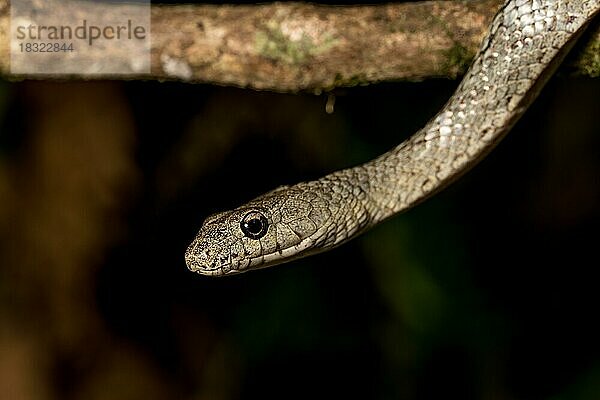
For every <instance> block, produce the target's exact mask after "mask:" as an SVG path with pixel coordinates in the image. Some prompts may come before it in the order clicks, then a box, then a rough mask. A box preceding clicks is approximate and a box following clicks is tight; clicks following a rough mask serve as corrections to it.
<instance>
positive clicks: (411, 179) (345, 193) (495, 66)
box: [185, 0, 600, 276]
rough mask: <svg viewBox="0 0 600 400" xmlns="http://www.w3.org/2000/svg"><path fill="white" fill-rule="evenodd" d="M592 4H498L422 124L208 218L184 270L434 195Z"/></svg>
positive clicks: (256, 252) (308, 237) (218, 265)
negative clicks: (344, 165)
mask: <svg viewBox="0 0 600 400" xmlns="http://www.w3.org/2000/svg"><path fill="white" fill-rule="evenodd" d="M599 10H600V0H508V1H506V2H505V3H504V4H503V5H502V6H501V7H500V9H499V11H498V12H497V14H496V16H495V17H494V18H493V20H492V22H491V24H490V27H489V30H488V33H487V35H486V37H485V38H484V40H483V43H482V44H481V47H480V50H479V51H478V53H477V55H476V56H475V58H474V60H473V62H472V64H471V66H470V67H469V69H468V70H467V72H466V73H465V75H464V77H463V79H462V81H461V82H460V84H459V85H458V87H457V89H456V91H455V92H454V94H453V95H452V96H451V98H450V99H449V100H448V101H447V103H446V104H445V105H444V106H443V107H442V109H441V110H440V111H439V112H438V113H437V114H436V115H435V116H434V117H433V118H432V119H431V120H430V121H429V122H427V124H426V125H425V126H424V127H423V128H422V129H420V130H419V131H417V132H416V133H415V134H413V135H412V136H410V137H409V138H408V139H406V140H405V141H403V142H402V143H400V144H399V145H397V146H396V147H394V148H393V149H391V150H390V151H388V152H387V153H384V154H382V155H380V156H379V157H377V158H375V159H373V160H371V161H368V162H366V163H364V164H361V165H358V166H355V167H353V168H348V169H343V170H339V171H335V172H332V173H330V174H328V175H325V176H323V177H322V178H320V179H317V180H314V181H309V182H301V183H298V184H295V185H288V186H281V187H278V188H276V189H275V190H272V191H270V192H268V193H266V194H263V195H261V196H259V197H257V198H255V199H253V200H251V201H249V202H247V203H246V204H244V205H242V206H240V207H238V208H235V209H233V210H229V211H224V212H219V213H216V214H213V215H210V216H208V217H207V218H206V219H205V221H204V222H203V224H202V226H201V228H200V230H199V232H198V234H197V235H196V237H195V238H194V239H193V241H192V242H191V244H190V245H189V246H188V248H187V250H186V252H185V261H186V265H187V267H188V269H189V270H191V271H193V272H197V273H199V274H202V275H208V276H225V275H232V274H238V273H242V272H247V271H253V270H257V269H261V268H266V267H270V266H274V265H278V264H282V263H285V262H288V261H292V260H295V259H298V258H301V257H306V256H310V255H313V254H317V253H321V252H324V251H328V250H330V249H332V248H334V247H337V246H339V245H341V244H343V243H345V242H347V241H348V240H350V239H352V238H355V237H356V236H358V235H360V234H361V233H363V232H365V231H366V230H368V229H369V228H372V227H373V226H375V225H377V224H379V223H381V222H383V221H385V220H386V219H388V218H390V217H392V216H395V215H396V214H399V213H401V212H403V211H406V210H408V209H410V208H411V207H413V206H415V205H417V204H418V203H420V202H422V201H423V200H425V199H427V198H429V197H430V196H432V195H434V194H435V193H437V192H439V191H440V190H441V189H443V188H444V187H446V186H447V185H448V184H450V183H451V182H453V181H455V180H456V179H457V178H458V177H460V176H461V175H462V174H463V173H465V172H466V171H467V170H468V169H469V168H471V167H472V166H474V165H475V164H476V163H477V162H478V161H479V160H481V159H482V158H484V157H485V156H486V155H487V153H488V152H489V151H490V150H491V149H492V148H493V147H494V146H495V145H496V144H497V143H498V142H499V141H500V140H501V139H502V138H503V137H504V136H505V135H506V133H507V132H508V131H510V129H511V128H512V126H513V125H514V124H515V123H516V121H517V120H518V119H519V118H520V117H521V115H523V113H524V112H525V110H526V109H527V108H528V107H529V105H530V104H532V103H533V101H534V100H535V98H536V96H537V95H538V93H539V92H540V90H541V88H542V87H543V86H544V84H545V83H546V82H547V80H548V79H549V77H550V76H551V75H552V74H553V73H554V71H555V70H556V68H557V66H558V65H559V64H560V62H561V60H562V59H563V58H564V56H565V54H566V53H567V52H568V50H569V49H570V48H571V47H572V45H573V43H574V42H575V40H576V39H577V37H578V36H580V33H581V32H582V31H583V28H584V27H585V26H586V25H587V24H588V23H589V22H590V21H591V20H592V18H593V17H594V16H595V15H596V14H597V13H598V12H599Z"/></svg>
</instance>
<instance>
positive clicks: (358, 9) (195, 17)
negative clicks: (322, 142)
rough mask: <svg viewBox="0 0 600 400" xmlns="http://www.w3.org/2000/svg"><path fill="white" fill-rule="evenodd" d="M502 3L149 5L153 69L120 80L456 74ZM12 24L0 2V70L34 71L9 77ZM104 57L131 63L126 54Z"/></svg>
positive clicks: (362, 79)
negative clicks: (150, 6) (11, 72)
mask: <svg viewBox="0 0 600 400" xmlns="http://www.w3.org/2000/svg"><path fill="white" fill-rule="evenodd" d="M501 2H502V0H483V1H477V2H473V1H428V2H419V3H405V4H385V5H375V6H347V7H335V6H319V5H314V4H306V3H285V4H284V3H272V4H265V5H249V6H248V5H235V6H234V5H177V6H164V5H154V6H152V56H151V57H152V68H151V74H150V75H139V74H138V75H127V76H125V77H121V78H125V79H157V80H180V81H185V82H203V83H213V84H219V85H229V86H239V87H252V88H255V89H268V90H275V91H298V90H312V91H317V92H318V91H321V90H329V89H332V88H334V87H338V86H353V85H362V84H369V83H373V82H378V81H390V80H413V81H414V80H422V79H426V78H430V77H449V78H454V77H456V76H458V75H460V74H462V73H463V72H464V71H465V69H466V67H467V66H468V65H469V63H470V60H471V58H472V57H473V55H474V54H475V52H476V51H477V48H478V46H479V43H480V41H481V40H482V38H483V35H484V34H485V32H486V31H487V29H488V24H489V22H490V20H491V18H492V17H493V15H494V13H495V12H496V10H497V9H498V7H499V5H500V3H501ZM46 3H47V4H48V7H51V2H50V1H48V2H46ZM119 7H121V6H120V5H117V4H113V5H111V6H110V11H109V12H112V13H118V12H119ZM9 24H10V18H9V7H8V5H7V1H6V0H0V73H1V74H2V75H3V76H5V77H7V78H12V79H19V78H36V76H31V77H29V76H14V75H11V74H10V72H9V71H10V68H9V65H10V64H9V62H10V61H9V60H10V53H9ZM598 28H599V27H598V24H595V27H594V28H593V33H592V34H590V35H587V40H586V43H585V44H584V45H583V46H580V47H579V50H578V53H577V57H573V58H571V66H570V70H569V73H574V74H580V75H586V76H600V56H599V54H600V29H598ZM104 56H105V57H113V56H114V57H121V58H124V59H123V60H122V61H123V62H129V63H133V62H134V60H128V59H126V58H127V57H128V55H127V54H115V55H111V54H105V55H104ZM129 57H131V56H129ZM44 78H48V76H44ZM72 78H76V79H96V78H99V76H93V77H90V76H73V77H72ZM111 78H112V77H111Z"/></svg>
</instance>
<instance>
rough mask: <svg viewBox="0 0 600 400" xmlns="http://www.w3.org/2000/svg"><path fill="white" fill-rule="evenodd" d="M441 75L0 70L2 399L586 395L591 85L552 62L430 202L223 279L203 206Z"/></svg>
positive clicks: (591, 388) (402, 113) (594, 120)
mask: <svg viewBox="0 0 600 400" xmlns="http://www.w3.org/2000/svg"><path fill="white" fill-rule="evenodd" d="M457 84H458V82H454V81H447V80H430V81H426V82H421V83H388V84H380V85H374V86H369V87H356V88H348V89H338V90H335V91H334V92H333V95H334V96H335V100H336V101H335V108H334V112H333V113H332V114H327V113H326V112H325V104H326V102H327V94H323V95H320V96H316V95H312V94H298V95H288V94H274V93H267V92H255V91H251V90H241V89H234V88H222V87H212V86H208V85H186V84H178V83H157V82H108V81H106V82H79V83H66V82H62V83H61V82H42V81H37V82H36V81H25V82H19V83H8V82H0V123H1V126H0V393H2V395H1V397H2V398H5V399H106V398H110V399H237V398H255V397H256V398H315V397H318V398H321V397H325V396H327V397H331V398H341V397H362V398H374V399H387V398H398V399H428V398H440V397H448V396H452V397H460V398H465V399H466V398H473V399H549V400H559V399H560V400H562V399H565V400H566V399H590V400H593V399H598V398H600V357H599V354H600V352H599V350H600V346H599V344H598V342H599V340H598V338H599V337H600V328H598V326H597V321H598V315H599V314H598V306H599V305H600V302H599V300H598V285H597V282H598V281H597V279H596V275H597V272H596V270H597V268H598V245H599V242H598V237H599V236H598V227H599V226H600V225H599V219H600V218H599V217H600V201H599V200H600V174H599V172H600V158H599V157H598V149H599V148H600V135H599V134H600V113H599V112H600V96H598V93H600V80H598V79H585V78H574V77H567V76H565V74H562V75H561V74H560V73H559V75H558V76H556V77H554V78H553V79H552V80H551V81H550V83H549V84H548V86H547V87H546V88H545V89H544V91H543V92H542V94H541V96H540V98H539V99H538V101H536V103H535V104H534V105H533V107H532V108H531V109H530V110H529V111H528V112H527V114H526V115H525V117H524V118H523V119H522V120H521V121H520V122H519V123H518V124H517V126H516V127H515V129H514V130H513V131H512V132H511V133H510V134H509V135H508V136H507V138H506V139H505V140H504V141H503V142H502V143H501V144H500V145H499V146H498V148H497V149H496V150H494V151H493V152H492V153H491V154H490V155H489V156H488V157H487V158H486V159H485V160H483V161H482V162H481V163H480V164H479V165H478V166H477V167H476V168H474V170H473V171H471V172H470V173H469V174H467V175H466V176H465V177H464V178H462V179H461V180H459V181H458V182H457V183H455V184H454V185H452V186H451V187H450V188H449V189H447V190H445V191H444V192H442V193H440V194H439V195H437V196H436V197H435V198H433V199H431V200H429V201H427V202H425V203H424V204H422V205H420V206H418V207H417V208H415V209H414V210H411V211H409V212H407V213H405V214H403V215H401V216H398V217H396V218H393V219H391V220H390V221H388V222H386V223H384V224H382V225H381V226H379V227H377V228H375V229H373V230H372V231H370V232H368V233H367V234H366V235H364V236H362V237H361V238H359V239H358V240H354V241H352V242H351V243H349V244H347V245H345V246H342V247H340V248H338V249H335V250H334V251H331V252H328V253H325V254H322V255H318V256H314V257H311V258H307V259H303V260H299V261H295V262H293V263H290V264H287V265H284V266H281V267H277V268H272V269H266V270H262V271H258V272H255V273H250V274H242V275H239V276H233V277H228V278H224V279H215V278H207V277H202V276H199V275H195V274H193V273H191V272H189V271H187V269H186V267H185V263H184V260H183V253H184V251H185V248H186V247H187V245H188V244H189V242H190V241H191V240H192V238H193V237H194V235H195V233H196V231H197V230H198V229H199V227H200V224H201V222H202V220H203V219H204V218H205V217H206V216H207V215H209V214H210V213H213V212H216V211H220V210H223V209H229V208H232V207H235V206H237V205H240V204H241V203H243V202H245V201H247V200H249V199H251V198H253V197H254V196H256V195H259V194H261V193H263V192H265V191H267V190H270V189H272V188H274V187H276V186H279V185H281V184H289V183H295V182H297V181H300V180H307V179H313V178H317V177H319V176H321V175H322V174H324V173H328V172H331V171H333V170H335V169H338V168H342V167H348V166H352V165H355V164H357V163H360V162H364V161H366V160H369V159H371V158H372V157H374V156H376V155H378V154H380V153H382V152H384V151H386V150H388V149H389V148H391V147H392V146H394V145H395V144H397V143H399V142H400V141H401V140H403V139H404V138H406V137H408V136H410V134H412V133H413V132H415V131H416V130H417V129H418V128H420V127H421V126H422V125H423V124H425V122H426V121H427V120H428V119H429V118H430V117H431V116H433V115H434V113H435V112H436V111H437V110H438V109H439V108H440V107H441V106H442V105H443V103H444V102H445V101H446V100H447V98H448V97H449V96H450V95H451V94H452V92H453V90H454V88H455V87H456V85H457Z"/></svg>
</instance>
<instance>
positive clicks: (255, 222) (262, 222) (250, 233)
mask: <svg viewBox="0 0 600 400" xmlns="http://www.w3.org/2000/svg"><path fill="white" fill-rule="evenodd" d="M240 228H241V229H242V232H244V235H246V236H247V237H249V238H250V239H260V238H261V237H263V236H265V234H266V233H267V230H268V229H269V221H267V218H265V216H264V215H262V214H261V213H259V212H257V211H251V212H249V213H248V214H246V215H245V216H244V218H242V221H241V222H240Z"/></svg>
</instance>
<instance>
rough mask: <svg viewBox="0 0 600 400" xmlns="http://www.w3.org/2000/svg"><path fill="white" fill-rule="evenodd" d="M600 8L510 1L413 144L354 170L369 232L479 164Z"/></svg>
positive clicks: (589, 4)
mask: <svg viewBox="0 0 600 400" xmlns="http://www.w3.org/2000/svg"><path fill="white" fill-rule="evenodd" d="M599 9H600V1H598V0H594V1H535V0H534V1H525V0H521V1H509V2H507V3H506V4H505V5H504V6H503V7H502V8H501V9H500V11H499V12H498V14H497V15H496V17H495V18H494V21H493V22H492V25H491V29H490V32H489V34H488V36H487V37H486V39H485V40H484V42H483V44H482V47H481V50H480V51H479V53H478V55H477V56H476V58H475V61H474V62H473V64H472V65H471V67H470V68H469V70H468V71H467V73H466V75H465V77H464V79H463V81H462V82H461V84H460V85H459V87H458V88H457V90H456V92H455V93H454V95H453V96H452V97H451V98H450V100H449V101H448V102H447V103H446V105H445V106H444V107H443V108H442V110H441V111H440V112H439V113H438V114H437V115H436V116H435V117H434V118H433V119H432V120H431V121H430V122H429V123H427V125H426V126H425V127H424V128H422V129H421V130H420V131H419V132H417V133H416V134H415V135H413V136H412V137H411V138H410V139H408V140H406V141H405V142H403V143H401V144H400V145H399V146H397V147H396V148H394V149H392V150H391V151H389V152H387V153H385V154H383V155H382V156H380V157H379V158H377V159H375V160H373V161H371V162H368V163H366V164H364V165H362V166H359V167H356V168H355V169H354V170H355V174H358V175H363V174H365V175H367V176H369V177H370V179H369V180H368V203H367V204H365V207H366V208H367V210H368V212H369V214H370V215H371V221H370V223H371V224H376V223H378V222H380V221H381V220H383V219H386V218H388V217H390V216H392V215H394V214H397V213H399V212H401V211H403V210H406V209H408V208H409V207H412V206H414V205H415V204H417V203H419V202H421V201H423V200H424V199H426V198H428V197H429V196H431V195H432V194H434V193H435V192H437V191H438V190H440V189H442V188H444V187H445V186H446V185H447V184H448V183H450V182H452V181H453V180H454V179H456V178H457V177H458V176H460V175H461V174H462V173H464V172H465V171H466V170H468V168H470V167H471V166H473V165H474V164H475V163H476V162H477V161H478V160H480V159H481V158H482V157H483V156H484V155H485V154H486V153H487V152H488V151H489V150H491V149H492V148H493V147H494V145H496V144H497V143H498V142H499V141H500V139H501V138H502V137H503V136H504V135H505V134H506V133H507V132H508V131H509V130H510V128H511V127H512V126H513V125H514V124H515V122H516V121H517V120H518V119H519V117H520V116H521V115H522V114H523V112H524V111H525V110H526V109H527V107H528V106H529V105H530V104H531V102H532V101H533V100H534V99H535V97H536V96H537V94H538V93H539V91H540V90H541V88H542V86H543V85H544V84H545V82H546V81H547V79H548V78H549V76H550V75H551V74H552V72H553V71H554V69H555V68H556V67H557V66H558V64H559V63H560V61H561V59H562V57H564V55H565V54H566V52H567V51H568V50H569V49H570V47H571V46H570V45H571V43H573V42H574V38H575V37H576V36H577V34H578V33H579V32H581V30H582V29H581V28H582V27H583V26H584V25H585V23H586V21H588V20H589V19H590V18H591V17H592V14H594V13H597V12H598V10H599Z"/></svg>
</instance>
